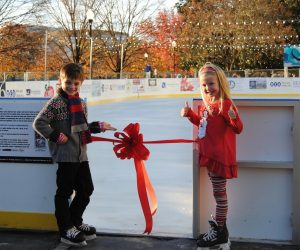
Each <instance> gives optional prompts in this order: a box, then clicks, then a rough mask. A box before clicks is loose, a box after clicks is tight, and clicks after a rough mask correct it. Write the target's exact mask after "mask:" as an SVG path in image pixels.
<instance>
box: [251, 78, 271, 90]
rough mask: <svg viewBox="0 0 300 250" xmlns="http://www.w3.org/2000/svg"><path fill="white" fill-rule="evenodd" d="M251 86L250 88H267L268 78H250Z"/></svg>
mask: <svg viewBox="0 0 300 250" xmlns="http://www.w3.org/2000/svg"><path fill="white" fill-rule="evenodd" d="M249 88H250V89H266V88H267V80H263V79H259V80H250V81H249Z"/></svg>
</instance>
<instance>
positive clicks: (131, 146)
mask: <svg viewBox="0 0 300 250" xmlns="http://www.w3.org/2000/svg"><path fill="white" fill-rule="evenodd" d="M123 131H124V133H123V132H115V134H114V136H115V137H116V138H117V139H108V138H103V137H98V136H92V141H107V142H112V143H114V147H113V150H114V152H115V154H116V156H117V157H118V158H120V159H121V160H124V159H131V158H133V159H134V165H135V170H136V176H137V189H138V194H139V198H140V203H141V206H142V209H143V213H144V217H145V221H146V228H145V231H144V233H148V234H150V233H151V231H152V225H153V219H152V218H153V215H154V214H155V212H156V210H157V199H156V194H155V191H154V189H153V187H152V185H151V182H150V179H149V177H148V174H147V171H146V168H145V165H144V160H147V159H148V158H149V155H150V151H149V150H148V149H147V148H146V147H145V146H144V143H145V144H146V143H147V144H161V143H191V142H196V141H194V140H185V139H173V140H158V141H144V139H143V134H140V133H139V131H140V124H139V123H135V124H133V123H130V124H129V125H128V126H127V127H126V128H124V129H123ZM148 195H149V196H150V200H151V205H152V206H151V207H150V204H149V200H148Z"/></svg>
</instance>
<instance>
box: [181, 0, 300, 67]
mask: <svg viewBox="0 0 300 250" xmlns="http://www.w3.org/2000/svg"><path fill="white" fill-rule="evenodd" d="M177 6H178V9H179V11H180V13H181V14H182V15H183V17H184V22H185V25H184V28H183V30H182V36H181V39H180V42H181V45H179V46H184V47H185V48H186V47H189V49H188V50H187V51H186V52H185V54H186V55H187V56H185V57H184V59H183V60H182V64H187V65H189V64H190V65H195V66H196V67H198V68H199V67H200V66H201V65H203V63H204V62H206V61H211V62H215V63H217V64H219V65H220V66H222V67H223V68H224V69H226V70H232V69H245V68H274V67H275V68H278V67H280V68H281V67H282V63H283V47H282V46H283V45H285V44H289V43H293V42H295V41H296V39H297V38H296V33H295V30H294V29H293V27H292V26H291V25H289V24H288V23H286V22H285V20H287V19H288V18H289V17H291V13H290V12H289V11H288V10H287V9H286V7H285V6H284V5H283V4H281V3H280V2H279V1H278V0H256V1H252V2H251V8H249V2H247V1H236V0H231V1H221V0H201V1H195V0H194V1H185V2H184V1H181V2H180V4H179V5H177ZM274 10H276V15H274ZM191 31H192V32H191Z"/></svg>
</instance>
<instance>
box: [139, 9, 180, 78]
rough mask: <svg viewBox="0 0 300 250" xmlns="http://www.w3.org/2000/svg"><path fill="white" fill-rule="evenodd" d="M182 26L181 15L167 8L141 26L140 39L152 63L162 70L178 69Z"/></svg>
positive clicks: (171, 70)
mask: <svg viewBox="0 0 300 250" xmlns="http://www.w3.org/2000/svg"><path fill="white" fill-rule="evenodd" d="M182 27H183V22H182V18H181V16H180V15H178V14H176V13H174V12H173V11H167V10H163V11H160V12H159V13H158V14H157V16H155V17H154V18H148V19H146V20H145V21H144V22H142V23H141V24H140V26H139V33H140V39H141V40H142V41H143V43H144V47H146V48H147V52H148V53H149V55H150V57H151V64H152V66H153V67H155V68H157V69H159V71H160V72H167V71H169V72H173V71H177V68H178V67H177V66H178V61H179V56H178V55H179V53H180V52H179V50H178V48H177V40H178V37H179V36H180V32H181V29H182ZM172 44H173V46H172ZM174 45H176V46H174Z"/></svg>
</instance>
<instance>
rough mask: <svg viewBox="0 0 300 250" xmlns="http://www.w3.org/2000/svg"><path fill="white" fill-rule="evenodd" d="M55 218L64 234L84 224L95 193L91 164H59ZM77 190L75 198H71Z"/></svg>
mask: <svg viewBox="0 0 300 250" xmlns="http://www.w3.org/2000/svg"><path fill="white" fill-rule="evenodd" d="M56 185H57V190H56V194H55V199H54V200H55V216H56V220H57V225H58V229H59V232H60V233H61V234H62V233H63V232H64V231H66V230H67V229H69V228H71V227H73V226H80V225H81V224H82V215H83V212H84V210H85V208H86V206H87V205H88V204H89V202H90V196H91V194H92V193H93V191H94V186H93V181H92V176H91V172H90V167H89V163H88V162H87V161H86V162H81V163H79V162H78V163H77V162H59V163H58V169H57V172H56ZM73 190H75V191H76V192H75V197H74V199H73V200H72V203H71V204H69V198H70V196H71V195H72V194H73Z"/></svg>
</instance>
